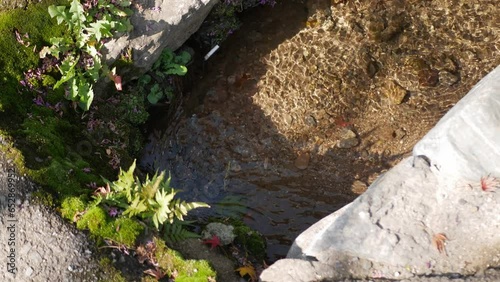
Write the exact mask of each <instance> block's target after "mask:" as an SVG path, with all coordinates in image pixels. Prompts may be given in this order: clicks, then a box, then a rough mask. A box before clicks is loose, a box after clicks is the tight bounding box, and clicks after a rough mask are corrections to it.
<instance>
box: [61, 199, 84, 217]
mask: <svg viewBox="0 0 500 282" xmlns="http://www.w3.org/2000/svg"><path fill="white" fill-rule="evenodd" d="M84 210H85V203H84V202H83V201H82V199H81V198H80V197H67V198H65V199H64V200H63V201H62V203H61V214H62V216H63V217H64V218H66V219H68V220H70V221H73V219H74V217H75V214H76V213H77V212H82V211H84Z"/></svg>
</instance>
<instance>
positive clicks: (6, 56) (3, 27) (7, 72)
mask: <svg viewBox="0 0 500 282" xmlns="http://www.w3.org/2000/svg"><path fill="white" fill-rule="evenodd" d="M67 3H68V2H67V1H65V0H47V1H43V3H39V4H33V5H29V6H28V7H27V9H15V10H11V11H4V12H1V13H0V34H2V35H3V36H1V37H0V50H2V52H0V87H2V95H0V111H1V112H5V111H8V112H14V113H25V112H26V109H27V107H26V106H27V103H29V102H31V99H30V97H29V95H26V96H24V97H20V95H19V93H18V92H19V91H18V90H19V88H20V87H19V85H20V84H19V81H20V80H21V79H22V77H23V72H25V71H27V70H28V69H30V68H33V67H36V66H37V65H38V62H39V60H40V58H39V56H38V52H37V51H39V50H40V48H41V46H43V45H48V42H49V38H51V37H53V36H60V35H62V34H64V32H65V31H66V28H65V27H64V26H59V25H57V24H56V22H55V20H53V19H51V18H50V15H49V14H48V12H47V9H48V6H50V5H52V4H56V5H61V4H67ZM14 30H18V32H19V33H20V34H21V35H23V36H24V35H25V34H28V36H29V38H22V39H23V40H24V41H25V42H29V43H30V45H29V46H23V45H22V44H20V43H18V42H17V40H16V36H15V34H14ZM35 46H36V50H35V51H33V50H34V49H33V48H35Z"/></svg>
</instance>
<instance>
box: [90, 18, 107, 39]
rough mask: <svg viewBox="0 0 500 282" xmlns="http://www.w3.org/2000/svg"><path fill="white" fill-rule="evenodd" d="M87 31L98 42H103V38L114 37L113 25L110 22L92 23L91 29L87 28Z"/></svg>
mask: <svg viewBox="0 0 500 282" xmlns="http://www.w3.org/2000/svg"><path fill="white" fill-rule="evenodd" d="M86 30H87V31H88V32H89V33H90V35H94V37H95V39H96V40H97V41H101V38H103V37H104V38H107V37H112V36H113V34H112V33H111V24H110V23H109V22H108V21H103V20H99V21H97V22H95V23H91V24H90V27H87V28H86Z"/></svg>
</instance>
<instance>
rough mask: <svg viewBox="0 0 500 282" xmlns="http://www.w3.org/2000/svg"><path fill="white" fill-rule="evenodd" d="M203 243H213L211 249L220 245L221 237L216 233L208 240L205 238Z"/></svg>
mask: <svg viewBox="0 0 500 282" xmlns="http://www.w3.org/2000/svg"><path fill="white" fill-rule="evenodd" d="M203 244H210V245H211V247H210V248H211V249H214V248H215V247H217V246H220V245H221V244H220V239H219V237H217V236H216V235H214V236H213V237H212V239H206V240H203Z"/></svg>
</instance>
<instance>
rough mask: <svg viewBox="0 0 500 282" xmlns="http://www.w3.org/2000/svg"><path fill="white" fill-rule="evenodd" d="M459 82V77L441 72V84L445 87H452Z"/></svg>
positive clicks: (447, 72)
mask: <svg viewBox="0 0 500 282" xmlns="http://www.w3.org/2000/svg"><path fill="white" fill-rule="evenodd" d="M458 80H459V77H458V76H457V75H454V74H452V73H451V72H449V71H445V70H443V71H440V72H439V83H440V84H441V85H443V86H447V87H449V86H452V85H453V84H455V83H457V82H458Z"/></svg>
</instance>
